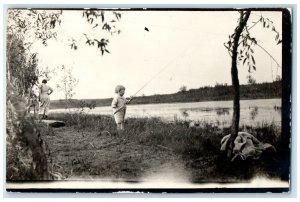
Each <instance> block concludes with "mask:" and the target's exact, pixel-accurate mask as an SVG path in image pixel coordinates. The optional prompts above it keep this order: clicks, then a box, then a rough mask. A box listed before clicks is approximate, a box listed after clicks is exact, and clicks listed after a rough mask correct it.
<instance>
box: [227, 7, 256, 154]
mask: <svg viewBox="0 0 300 202" xmlns="http://www.w3.org/2000/svg"><path fill="white" fill-rule="evenodd" d="M250 13H251V11H241V12H240V20H239V24H238V26H237V27H236V28H235V31H234V38H233V45H232V56H231V59H232V60H231V79H232V85H233V89H234V99H233V117H232V125H231V136H230V138H229V141H228V146H227V156H228V157H229V158H230V157H231V156H232V149H233V142H234V140H235V138H236V136H237V135H238V130H239V121H240V83H239V77H238V69H237V55H238V52H237V50H238V46H239V40H240V36H241V34H242V32H243V30H244V28H245V26H246V25H247V21H248V19H249V16H250Z"/></svg>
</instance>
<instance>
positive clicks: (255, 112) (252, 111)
mask: <svg viewBox="0 0 300 202" xmlns="http://www.w3.org/2000/svg"><path fill="white" fill-rule="evenodd" d="M249 109H250V118H251V120H254V119H255V118H256V116H257V115H258V107H252V108H251V107H249Z"/></svg>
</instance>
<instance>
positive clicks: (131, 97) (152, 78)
mask: <svg viewBox="0 0 300 202" xmlns="http://www.w3.org/2000/svg"><path fill="white" fill-rule="evenodd" d="M188 48H189V46H188V47H187V48H186V49H184V51H182V52H180V53H179V54H178V55H176V57H174V58H173V59H172V60H170V61H169V62H168V63H167V64H166V65H164V66H163V67H162V68H161V69H160V71H158V72H157V73H156V74H155V75H153V76H152V77H151V78H150V79H149V80H148V81H147V82H146V83H145V84H144V85H143V86H142V87H141V88H140V89H139V90H137V91H136V92H135V93H134V94H133V95H132V96H130V100H129V101H128V103H129V102H131V101H132V100H133V98H134V97H135V96H136V95H137V94H138V93H139V92H140V91H141V90H142V89H144V88H145V87H146V86H147V85H148V84H149V83H150V82H151V81H153V80H154V79H155V78H156V77H157V76H158V75H159V74H161V73H162V72H163V71H164V70H165V69H167V67H168V66H169V65H170V64H171V63H172V62H174V61H175V59H176V58H178V57H179V56H180V55H182V54H183V53H185V52H186V51H187V49H188ZM125 106H126V105H123V106H122V107H120V108H119V109H117V110H116V111H115V112H114V114H116V113H118V112H119V111H120V110H122V109H124V108H125Z"/></svg>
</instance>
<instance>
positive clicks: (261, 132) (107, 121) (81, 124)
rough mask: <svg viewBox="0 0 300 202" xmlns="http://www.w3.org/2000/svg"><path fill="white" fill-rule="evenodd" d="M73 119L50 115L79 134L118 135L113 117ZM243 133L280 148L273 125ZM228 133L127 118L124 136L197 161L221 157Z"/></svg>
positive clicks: (79, 116) (208, 126)
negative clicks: (93, 132)
mask: <svg viewBox="0 0 300 202" xmlns="http://www.w3.org/2000/svg"><path fill="white" fill-rule="evenodd" d="M72 117H73V118H72ZM72 117H71V115H70V114H63V113H57V114H51V115H50V118H53V119H59V120H62V121H64V122H65V123H66V124H67V126H72V127H75V128H76V129H78V130H87V131H99V132H100V133H101V132H104V133H105V132H108V133H110V134H111V135H118V132H117V130H116V125H115V122H114V119H113V117H112V116H103V115H82V114H73V115H72ZM74 117H76V118H74ZM241 130H244V131H247V132H249V133H251V134H253V135H254V136H255V137H256V138H258V139H259V140H260V141H262V142H267V143H270V144H272V145H274V146H275V147H279V146H280V141H281V139H280V137H281V135H280V134H281V130H280V128H278V126H276V125H275V124H274V123H271V124H268V123H262V124H260V125H257V126H255V127H250V126H243V127H241ZM229 133H230V129H229V128H219V127H217V126H215V125H212V124H210V123H208V122H205V121H203V122H202V123H201V127H199V128H189V127H188V124H187V122H186V121H182V120H175V121H174V122H163V121H162V120H161V119H159V118H128V119H127V120H126V123H125V131H124V132H123V134H122V136H123V137H124V138H128V139H130V140H131V141H134V142H136V143H137V144H141V145H147V146H158V147H161V148H165V149H169V150H172V151H174V152H176V153H177V154H179V155H182V156H183V157H184V158H196V157H201V156H205V155H218V154H220V146H221V145H220V142H221V139H222V137H224V136H225V135H227V134H229Z"/></svg>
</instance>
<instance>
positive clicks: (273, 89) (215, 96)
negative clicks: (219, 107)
mask: <svg viewBox="0 0 300 202" xmlns="http://www.w3.org/2000/svg"><path fill="white" fill-rule="evenodd" d="M240 87H241V88H240V96H241V99H268V98H281V93H282V92H281V91H282V82H281V80H277V81H274V82H272V83H255V84H248V85H241V86H240ZM233 95H234V94H233V89H232V86H230V85H227V84H217V85H215V86H214V87H212V86H205V87H201V88H198V89H190V90H186V91H182V90H181V89H180V91H179V92H177V93H173V94H161V95H150V96H140V97H135V98H134V99H133V100H132V102H131V104H153V103H174V102H201V101H221V100H232V99H233ZM83 100H84V101H85V102H93V103H94V104H95V106H96V107H101V106H110V104H111V101H112V98H106V99H83ZM80 101H82V100H75V99H73V100H72V104H71V105H70V107H72V106H74V107H75V106H76V104H78V103H79V102H80ZM51 107H52V108H64V107H65V101H64V100H54V101H52V102H51Z"/></svg>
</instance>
